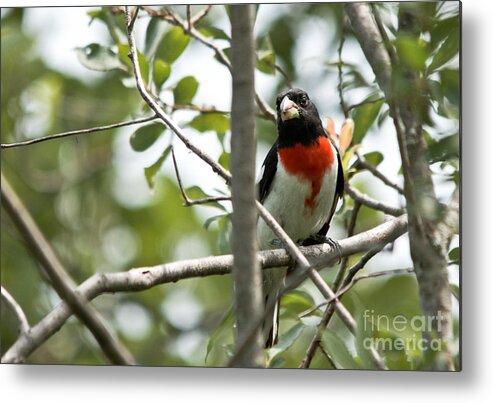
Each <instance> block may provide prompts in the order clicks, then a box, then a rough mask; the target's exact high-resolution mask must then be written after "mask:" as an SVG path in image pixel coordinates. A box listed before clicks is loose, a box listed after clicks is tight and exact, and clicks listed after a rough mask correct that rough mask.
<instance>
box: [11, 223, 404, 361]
mask: <svg viewBox="0 0 493 403" xmlns="http://www.w3.org/2000/svg"><path fill="white" fill-rule="evenodd" d="M406 230H407V217H406V216H402V217H399V218H395V219H392V220H390V221H388V222H386V223H384V224H381V225H379V226H377V227H375V228H372V229H371V230H369V231H366V232H362V233H360V234H357V235H354V236H352V237H350V238H346V239H343V240H340V241H339V245H340V252H341V256H347V255H351V254H355V253H359V252H363V251H368V250H371V249H373V248H374V247H376V246H377V245H385V244H387V243H389V242H392V241H394V240H395V239H397V238H398V237H400V236H401V235H402V234H404V233H405V232H406ZM300 251H301V252H302V253H303V254H304V256H306V258H307V259H309V261H310V262H311V264H312V265H313V267H326V266H327V264H328V263H330V262H332V261H334V259H337V258H338V252H337V251H335V250H333V249H332V248H331V247H330V246H329V245H327V244H323V245H314V246H309V247H301V248H300ZM258 260H259V264H260V267H261V268H262V269H267V268H275V267H283V266H288V265H289V264H291V263H292V259H291V257H290V255H289V254H288V253H287V252H286V251H285V250H284V249H277V250H268V251H262V252H259V253H258ZM232 265H233V257H232V256H231V255H224V256H212V257H207V258H201V259H191V260H184V261H180V262H172V263H166V264H162V265H158V266H152V267H141V268H136V269H131V270H129V271H124V272H114V273H98V274H95V275H93V276H92V277H90V278H88V279H87V280H86V281H84V282H83V283H82V284H81V285H79V287H77V293H78V294H79V295H81V296H82V297H84V298H85V299H87V300H92V299H94V298H96V297H97V296H99V295H101V294H103V293H116V292H128V291H142V290H147V289H149V288H152V287H154V286H156V285H159V284H165V283H172V282H177V281H180V280H183V279H187V278H194V277H206V276H211V275H224V274H229V273H231V267H232ZM72 313H73V311H72V309H71V308H70V306H69V305H68V303H67V302H65V301H62V302H60V304H58V305H57V306H56V307H55V308H54V309H53V310H52V311H51V312H50V313H49V314H48V315H47V316H45V317H44V318H43V319H42V320H41V321H40V322H39V323H37V324H36V325H35V326H33V327H32V328H31V331H30V332H29V335H28V336H27V335H21V336H20V337H19V339H18V340H17V341H16V342H15V343H14V344H13V345H12V346H11V347H10V349H9V350H8V351H7V352H6V353H5V355H4V356H3V357H2V362H5V363H8V362H20V361H23V360H25V358H26V357H28V356H29V355H30V354H31V353H32V352H33V351H34V350H36V349H37V348H38V347H39V346H40V345H41V344H43V343H44V342H45V341H46V340H47V339H48V338H49V337H51V336H52V335H53V334H54V333H55V332H57V331H58V330H59V329H60V327H61V326H62V325H63V324H64V323H65V321H66V320H67V319H68V318H69V317H70V315H72Z"/></svg>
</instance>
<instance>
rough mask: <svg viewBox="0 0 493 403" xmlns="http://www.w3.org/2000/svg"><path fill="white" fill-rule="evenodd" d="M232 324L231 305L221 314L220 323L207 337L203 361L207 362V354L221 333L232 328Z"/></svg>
mask: <svg viewBox="0 0 493 403" xmlns="http://www.w3.org/2000/svg"><path fill="white" fill-rule="evenodd" d="M233 324H234V315H233V307H231V308H229V309H228V311H227V312H226V314H225V315H224V316H223V318H222V320H221V323H220V324H219V326H218V327H217V329H216V330H214V333H212V335H211V337H209V341H208V342H207V349H206V352H205V361H204V362H205V363H207V358H208V357H209V354H210V352H211V351H212V349H213V348H214V346H215V345H216V344H217V343H218V341H219V338H220V336H221V335H223V334H224V333H225V332H226V331H229V330H231V329H233Z"/></svg>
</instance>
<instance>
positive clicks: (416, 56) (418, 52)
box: [395, 35, 428, 71]
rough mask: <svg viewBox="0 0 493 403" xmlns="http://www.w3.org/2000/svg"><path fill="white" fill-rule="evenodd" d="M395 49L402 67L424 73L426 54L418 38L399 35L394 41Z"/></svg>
mask: <svg viewBox="0 0 493 403" xmlns="http://www.w3.org/2000/svg"><path fill="white" fill-rule="evenodd" d="M395 49H396V51H397V56H398V57H399V60H400V62H401V63H402V64H403V65H404V66H406V67H408V68H410V69H412V70H415V71H424V69H425V63H426V59H427V58H428V54H427V52H426V49H425V48H424V47H423V46H422V45H421V44H420V42H419V39H418V38H414V37H412V36H408V35H400V36H398V37H397V38H396V40H395Z"/></svg>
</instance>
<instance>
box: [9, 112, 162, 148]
mask: <svg viewBox="0 0 493 403" xmlns="http://www.w3.org/2000/svg"><path fill="white" fill-rule="evenodd" d="M157 118H158V116H157V115H152V116H149V117H146V118H140V119H134V120H128V121H126V122H120V123H113V124H110V125H106V126H96V127H91V128H89V129H81V130H71V131H69V132H63V133H57V134H50V135H49V136H44V137H38V138H35V139H31V140H25V141H19V142H17V143H8V144H2V145H1V147H2V148H13V147H22V146H28V145H30V144H35V143H41V142H42V141H47V140H54V139H59V138H63V137H70V136H77V135H79V134H89V133H95V132H101V131H104V130H111V129H116V128H119V127H124V126H132V125H138V124H140V123H146V122H150V121H151V120H155V119H157Z"/></svg>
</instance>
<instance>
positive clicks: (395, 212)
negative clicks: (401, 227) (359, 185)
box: [344, 183, 404, 217]
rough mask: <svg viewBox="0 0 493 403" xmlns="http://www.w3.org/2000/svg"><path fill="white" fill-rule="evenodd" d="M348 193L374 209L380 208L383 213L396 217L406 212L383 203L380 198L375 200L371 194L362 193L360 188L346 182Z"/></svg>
mask: <svg viewBox="0 0 493 403" xmlns="http://www.w3.org/2000/svg"><path fill="white" fill-rule="evenodd" d="M344 190H345V191H346V193H347V194H348V195H349V196H350V197H351V198H352V199H353V200H355V201H357V202H359V203H361V204H363V205H365V206H367V207H370V208H371V209H373V210H378V211H381V212H382V213H385V214H389V215H392V216H394V217H397V216H400V215H402V214H404V209H402V208H397V207H393V206H389V205H387V204H385V203H382V202H380V201H378V200H375V199H373V198H371V197H370V196H368V195H366V194H364V193H361V192H360V191H359V190H358V189H356V188H355V187H353V186H351V185H350V184H349V183H346V186H345V188H344Z"/></svg>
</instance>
